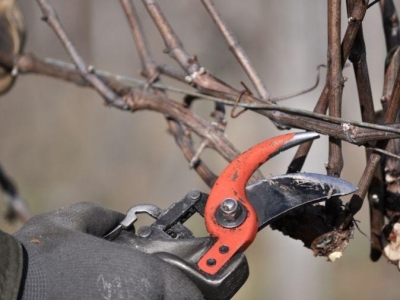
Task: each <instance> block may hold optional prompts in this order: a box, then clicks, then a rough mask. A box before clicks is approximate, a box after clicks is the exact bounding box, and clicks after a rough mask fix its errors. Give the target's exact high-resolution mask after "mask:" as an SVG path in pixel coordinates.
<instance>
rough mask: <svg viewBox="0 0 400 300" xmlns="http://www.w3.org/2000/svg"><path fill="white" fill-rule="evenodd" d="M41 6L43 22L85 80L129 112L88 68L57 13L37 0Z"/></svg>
mask: <svg viewBox="0 0 400 300" xmlns="http://www.w3.org/2000/svg"><path fill="white" fill-rule="evenodd" d="M36 1H37V3H38V4H39V6H40V9H41V11H42V13H43V18H42V19H43V20H44V21H46V22H47V23H48V24H49V26H50V27H51V28H52V29H53V30H54V32H55V33H56V35H57V36H58V38H59V39H60V41H61V42H62V44H63V45H64V48H65V49H66V50H67V52H68V54H69V56H70V57H71V59H72V61H73V62H74V64H75V65H76V67H77V69H78V70H79V72H80V74H81V76H82V77H83V78H85V80H87V81H88V82H90V84H91V85H92V86H93V88H94V89H95V90H96V91H97V92H98V93H99V94H100V95H101V96H102V97H103V98H104V99H105V101H106V102H107V103H108V104H110V105H113V106H115V107H118V108H120V109H123V110H128V109H129V106H128V105H127V103H126V102H125V101H124V100H123V99H122V98H120V97H119V96H118V95H117V94H116V93H114V92H113V91H112V90H111V89H110V88H108V87H107V86H106V85H105V84H104V83H103V82H102V81H101V80H100V79H99V77H98V76H97V75H95V74H94V72H93V71H94V68H93V67H92V66H87V65H86V64H85V62H84V60H83V58H82V57H81V56H80V54H79V53H78V51H77V49H76V48H75V46H74V45H73V43H72V42H71V39H70V38H69V36H68V34H67V33H66V31H65V30H64V28H63V26H62V25H61V23H60V20H59V19H58V16H57V13H56V11H55V10H54V9H53V8H52V7H51V6H50V5H49V4H48V3H47V1H46V0H36Z"/></svg>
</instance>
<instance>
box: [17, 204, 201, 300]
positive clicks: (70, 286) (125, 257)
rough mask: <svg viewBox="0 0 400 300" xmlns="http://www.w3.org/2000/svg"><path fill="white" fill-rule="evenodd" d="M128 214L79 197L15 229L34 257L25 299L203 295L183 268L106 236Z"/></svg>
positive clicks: (28, 276) (27, 266)
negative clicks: (105, 237)
mask: <svg viewBox="0 0 400 300" xmlns="http://www.w3.org/2000/svg"><path fill="white" fill-rule="evenodd" d="M123 217H124V216H123V215H122V214H120V213H117V212H114V211H110V210H107V209H105V208H103V207H101V206H98V205H95V204H91V203H79V204H74V205H72V206H70V207H67V208H63V209H59V210H57V211H55V212H52V213H46V214H42V215H37V216H35V217H33V218H31V219H30V220H29V221H28V222H27V223H26V224H25V225H24V226H23V227H22V228H21V229H20V230H19V231H17V232H16V233H15V237H16V238H17V239H18V240H19V241H20V242H21V243H22V244H23V246H24V248H25V249H26V253H27V257H28V260H27V264H26V268H27V269H26V270H27V272H26V275H25V276H26V277H25V280H24V281H25V284H24V286H23V288H24V290H23V293H22V299H32V300H33V299H60V300H64V299H86V300H91V299H93V300H94V299H96V300H97V299H106V300H111V299H146V300H149V299H174V300H177V299H194V300H196V299H203V295H202V294H201V292H200V291H199V290H198V289H197V287H196V286H195V285H194V283H193V282H192V281H190V279H188V278H187V277H186V276H185V275H184V274H183V273H182V272H181V271H180V270H179V269H176V268H175V267H173V266H171V265H169V264H167V263H165V262H164V261H162V260H161V259H158V258H157V257H155V256H152V255H149V254H145V253H142V252H140V251H138V250H135V249H132V248H130V247H128V246H127V245H121V244H119V243H114V242H110V241H106V240H104V239H101V237H102V236H103V235H105V234H106V233H108V232H109V231H111V230H112V229H113V228H114V227H115V226H117V225H118V224H119V222H120V221H121V220H122V219H123Z"/></svg>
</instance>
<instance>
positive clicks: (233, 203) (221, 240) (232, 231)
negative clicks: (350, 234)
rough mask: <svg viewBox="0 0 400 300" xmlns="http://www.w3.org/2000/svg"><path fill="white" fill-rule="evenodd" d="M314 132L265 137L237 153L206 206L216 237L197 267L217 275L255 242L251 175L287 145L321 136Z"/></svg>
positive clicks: (255, 215) (256, 226) (206, 212)
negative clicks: (249, 188) (248, 191)
mask: <svg viewBox="0 0 400 300" xmlns="http://www.w3.org/2000/svg"><path fill="white" fill-rule="evenodd" d="M318 137H319V135H318V134H317V133H314V132H305V133H297V134H295V133H291V134H285V135H281V136H278V137H276V138H272V139H269V140H266V141H264V142H262V143H260V144H258V145H256V146H254V147H252V148H250V149H249V150H247V151H246V152H244V153H243V154H241V155H240V156H238V157H237V158H236V159H235V160H234V161H233V162H231V163H230V164H229V165H228V167H227V168H226V169H225V170H224V171H223V172H222V174H221V175H220V176H219V178H218V180H217V181H216V183H215V184H214V187H213V188H212V190H211V192H210V196H209V198H208V200H207V204H206V207H205V216H204V218H205V224H206V227H207V231H208V232H209V234H210V235H211V236H212V237H214V238H215V239H216V241H215V243H214V244H213V245H212V246H211V248H210V249H209V250H208V251H207V252H206V253H205V254H204V255H203V257H201V259H200V260H199V261H198V264H197V266H198V267H199V269H200V270H202V271H203V272H205V273H207V274H210V275H215V274H216V273H217V272H218V271H220V270H221V268H222V267H223V266H224V265H225V264H226V263H227V262H228V261H229V260H230V259H231V258H232V257H233V256H234V255H235V254H236V253H237V252H243V251H244V250H246V248H247V247H248V246H249V245H250V244H251V243H252V242H253V240H254V239H255V237H256V234H257V231H258V229H259V224H258V219H257V212H256V211H255V209H254V208H253V206H252V205H251V203H250V202H249V200H248V199H247V197H246V192H245V190H246V184H247V182H248V180H249V179H250V177H251V175H252V174H253V173H254V172H255V170H257V169H258V168H259V167H260V166H261V165H262V164H264V163H265V162H266V161H267V160H268V159H270V158H271V157H273V156H275V155H276V154H278V153H280V152H281V151H284V150H286V149H288V148H291V147H294V146H296V145H299V144H301V143H303V142H306V141H309V140H313V139H316V138H318Z"/></svg>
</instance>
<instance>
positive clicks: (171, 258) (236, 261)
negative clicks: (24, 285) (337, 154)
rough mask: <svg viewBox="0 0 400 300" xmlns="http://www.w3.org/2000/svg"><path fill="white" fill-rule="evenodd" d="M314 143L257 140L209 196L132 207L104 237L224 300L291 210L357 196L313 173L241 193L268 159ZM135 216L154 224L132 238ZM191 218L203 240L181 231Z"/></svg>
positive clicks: (305, 137)
mask: <svg viewBox="0 0 400 300" xmlns="http://www.w3.org/2000/svg"><path fill="white" fill-rule="evenodd" d="M318 137H319V135H318V134H316V133H314V132H305V133H290V134H285V135H281V136H278V137H275V138H272V139H269V140H266V141H263V142H261V143H260V144H258V145H256V146H254V147H252V148H250V149H249V150H247V151H246V152H244V153H242V154H241V155H239V156H238V157H237V158H236V159H235V160H233V161H232V162H231V163H230V164H229V165H228V166H227V167H226V169H225V170H224V171H223V172H222V173H221V175H220V176H219V177H218V179H217V181H216V182H215V184H214V186H213V188H212V189H211V192H210V194H209V195H207V194H205V193H202V192H200V191H198V190H191V191H189V193H188V194H187V195H186V196H185V197H184V198H183V199H182V200H181V201H179V202H176V203H174V204H172V205H171V206H170V207H169V208H167V209H165V210H162V209H160V208H159V207H157V206H155V205H152V204H144V205H135V206H133V207H132V208H130V209H129V210H128V212H127V215H126V217H125V219H124V220H123V221H122V222H121V223H120V225H118V226H117V227H116V228H115V229H114V230H113V231H111V232H110V233H108V234H107V235H106V236H105V237H104V238H106V239H109V240H113V239H115V238H116V237H118V239H122V240H125V241H127V242H128V243H129V244H131V245H132V246H133V247H135V248H136V249H139V250H141V251H143V252H146V253H151V254H154V255H157V256H158V257H160V258H161V259H163V260H164V261H166V262H168V263H170V264H172V265H174V266H176V267H178V268H179V269H181V270H182V271H183V272H185V273H186V274H187V275H188V276H189V277H190V278H191V279H192V281H194V282H195V283H196V284H197V286H198V287H199V288H200V290H201V291H202V292H203V294H204V296H205V298H206V299H230V298H231V297H232V296H233V295H234V294H235V293H236V292H237V291H238V290H239V289H240V287H241V286H242V285H243V284H244V282H245V281H246V280H247V278H248V275H249V268H248V264H247V260H246V257H245V256H244V254H243V252H244V251H245V250H246V249H247V248H248V247H249V246H250V245H251V243H252V242H253V241H254V239H255V237H256V235H257V232H258V231H260V230H261V229H263V228H264V227H266V226H267V225H269V224H270V223H271V222H273V221H274V220H276V219H278V218H280V217H282V216H284V215H285V214H287V213H289V212H290V211H292V210H294V209H296V208H299V207H302V206H304V205H307V204H312V203H317V202H321V201H324V200H327V199H329V198H330V197H336V196H342V195H347V194H350V193H353V192H355V191H356V190H357V188H356V187H355V186H354V185H352V184H351V183H349V182H347V181H344V180H342V179H339V178H334V177H330V176H326V175H321V174H314V173H297V174H286V175H280V176H275V177H271V178H269V179H266V180H262V181H259V182H257V183H254V184H251V185H249V186H247V187H246V185H247V182H248V181H249V179H250V177H251V175H252V174H253V173H254V172H255V170H257V169H258V168H259V167H260V166H261V165H262V164H263V163H265V162H266V161H267V160H268V159H270V158H272V157H273V156H275V155H277V154H279V153H280V152H282V151H285V150H286V149H289V148H291V147H294V146H296V145H299V144H301V143H304V142H306V141H309V140H313V139H316V138H318ZM140 213H146V214H148V215H150V216H152V217H153V218H154V219H155V221H154V223H153V224H151V225H150V226H142V227H140V228H139V229H138V231H137V232H135V229H134V226H133V225H134V223H135V222H136V220H137V215H138V214H140ZM195 213H199V214H200V215H201V216H203V217H204V220H205V226H206V228H207V231H208V234H209V236H207V237H200V238H196V237H194V236H193V234H192V232H191V231H190V230H189V229H188V228H187V227H185V226H184V225H183V224H184V222H185V221H186V220H187V219H189V218H190V217H191V216H193V215H194V214H195Z"/></svg>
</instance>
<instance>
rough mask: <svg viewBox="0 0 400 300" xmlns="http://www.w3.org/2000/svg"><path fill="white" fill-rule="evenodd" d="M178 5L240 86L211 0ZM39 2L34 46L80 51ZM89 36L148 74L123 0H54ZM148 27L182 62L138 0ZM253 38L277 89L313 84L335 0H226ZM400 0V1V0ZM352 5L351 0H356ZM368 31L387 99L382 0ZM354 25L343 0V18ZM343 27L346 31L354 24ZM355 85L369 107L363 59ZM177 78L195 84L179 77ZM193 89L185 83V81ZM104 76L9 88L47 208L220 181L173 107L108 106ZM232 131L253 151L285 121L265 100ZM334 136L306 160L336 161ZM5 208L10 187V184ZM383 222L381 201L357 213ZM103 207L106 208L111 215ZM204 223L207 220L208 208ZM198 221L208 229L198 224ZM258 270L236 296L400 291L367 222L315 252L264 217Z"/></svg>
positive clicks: (353, 168)
mask: <svg viewBox="0 0 400 300" xmlns="http://www.w3.org/2000/svg"><path fill="white" fill-rule="evenodd" d="M159 2H160V5H161V7H162V8H163V10H164V12H165V14H166V16H167V18H168V19H169V21H170V22H171V24H172V26H173V28H174V29H175V30H176V32H177V34H178V36H179V37H180V38H181V40H182V42H183V44H184V46H185V48H186V49H187V50H188V52H189V53H191V54H197V56H198V58H199V61H200V64H201V65H203V66H204V67H206V68H207V69H208V70H210V71H212V72H213V73H214V74H216V75H217V76H218V77H220V78H221V79H223V80H225V81H226V82H228V83H229V84H231V85H233V86H234V87H237V88H240V86H239V82H240V81H244V82H246V83H247V84H248V86H251V84H250V83H249V81H248V79H247V78H246V76H245V74H244V72H243V71H242V69H241V68H240V66H239V65H238V63H237V62H236V61H235V59H234V57H233V55H232V54H231V53H230V52H229V50H228V47H227V46H226V44H225V42H224V40H223V39H222V37H221V35H220V34H219V32H218V30H217V29H216V27H215V26H214V24H213V23H212V21H211V19H210V17H209V16H208V15H207V13H206V11H205V9H204V8H203V7H202V5H201V3H200V1H184V0H173V1H159ZM19 3H20V6H21V9H22V11H23V13H24V16H25V22H26V27H27V31H28V39H27V43H26V47H25V51H26V52H32V53H34V54H36V55H37V56H39V57H41V58H45V57H52V58H57V59H62V60H66V61H69V58H68V55H67V54H66V52H65V51H64V49H63V48H62V46H61V45H60V42H59V41H58V40H57V38H56V36H55V34H54V33H53V32H52V30H51V29H50V28H49V27H48V26H47V25H46V24H45V23H44V22H41V20H40V17H41V13H40V11H39V9H38V6H37V4H36V2H35V1H22V0H21V1H19ZM50 3H51V4H52V5H53V6H54V8H55V9H56V10H57V11H58V14H59V16H60V19H61V21H62V23H63V24H64V26H65V28H66V30H67V31H68V33H69V34H70V36H71V38H72V40H73V42H74V43H75V45H76V46H77V49H78V50H79V51H80V53H81V54H82V55H83V56H84V58H85V59H86V62H87V63H88V64H92V65H94V66H95V67H96V68H97V69H103V70H107V71H109V72H113V73H117V74H121V75H125V76H132V77H137V78H138V77H139V70H140V64H139V60H138V58H137V53H136V50H135V47H134V44H133V41H132V38H131V35H130V30H129V27H128V26H127V22H126V20H125V15H124V13H123V11H122V8H121V7H120V4H119V1H107V0H69V1H62V0H51V1H50ZM134 3H135V4H136V7H137V9H138V11H139V13H140V16H141V17H142V23H143V25H144V28H145V30H146V33H147V39H148V41H149V44H150V46H151V49H152V53H153V55H154V57H155V58H156V60H157V61H158V62H167V63H170V64H175V63H174V62H173V61H172V60H171V59H170V58H169V57H168V56H167V55H165V54H163V53H162V50H163V49H164V44H163V41H162V40H161V38H160V36H159V34H158V32H157V30H156V28H155V26H154V25H153V24H152V22H151V20H150V18H149V17H148V15H147V13H146V11H145V10H144V8H143V6H142V4H141V1H139V0H134ZM215 3H216V5H217V6H218V8H219V9H220V12H221V14H222V16H223V17H224V18H225V19H226V20H227V21H228V23H229V24H230V25H231V28H232V30H233V31H234V33H235V34H236V35H237V36H238V38H239V40H240V42H241V44H242V46H243V47H244V48H245V50H246V51H247V53H248V55H249V56H250V58H251V59H252V61H253V63H254V64H255V65H256V67H257V70H258V72H259V73H260V74H261V76H262V78H263V79H264V81H265V83H266V85H267V88H268V90H269V92H270V93H271V94H272V96H280V95H284V94H288V93H291V92H294V91H298V90H302V89H305V88H307V87H310V86H312V85H313V84H314V82H315V72H316V71H315V70H316V67H317V65H319V64H321V63H326V52H327V49H326V44H327V36H326V24H327V17H326V12H327V7H326V1H314V2H313V3H306V2H304V1H290V0H269V1H264V0H249V1H239V0H230V1H226V0H225V1H222V0H219V1H217V0H215ZM395 4H396V5H397V8H398V9H399V7H400V1H399V0H397V1H395ZM343 6H345V4H344V2H343ZM363 24H364V36H365V39H366V45H367V56H368V63H369V70H370V78H371V83H372V91H373V95H374V99H375V108H376V109H380V102H379V98H380V95H381V92H382V84H383V70H384V60H385V55H386V49H385V42H384V37H383V29H382V26H381V17H380V10H379V6H378V5H376V6H373V7H372V8H371V9H369V10H368V13H367V16H366V18H365V21H364V23H363ZM346 26H347V16H346V12H345V7H343V21H342V32H344V30H345V28H346ZM342 35H343V34H342ZM325 75H326V71H325V70H322V73H321V81H322V83H320V85H319V86H318V88H317V89H315V90H314V91H312V92H310V93H308V94H306V95H303V96H301V97H297V98H294V99H291V100H287V101H285V102H282V103H281V104H282V105H287V106H291V107H298V108H303V109H308V110H312V109H313V107H314V105H315V103H316V101H317V99H318V97H319V94H320V92H321V90H322V87H323V84H324V81H325ZM344 75H345V76H346V77H348V80H347V82H346V83H345V89H344V95H343V118H345V119H349V120H360V113H359V105H358V102H357V90H356V86H355V81H354V75H353V71H352V68H347V69H345V71H344ZM163 81H164V82H166V83H168V84H170V85H174V86H181V85H180V84H178V83H175V82H173V81H171V80H167V79H163ZM171 97H172V98H174V99H176V100H179V99H180V97H181V96H179V95H173V94H171ZM102 103H103V101H102V99H101V97H100V96H99V95H98V94H96V93H95V92H94V91H92V90H90V89H84V88H80V87H77V86H74V85H72V84H69V83H66V82H62V81H58V80H55V79H51V78H47V77H41V76H37V75H25V76H21V77H20V78H18V80H17V82H16V85H15V86H14V88H13V89H12V90H11V92H9V93H8V94H6V95H5V96H3V97H2V98H1V99H0V120H1V121H0V122H1V123H0V143H1V146H0V162H1V163H2V165H3V167H4V169H5V170H6V171H7V172H8V173H9V175H10V176H11V177H13V178H14V180H15V181H16V182H17V184H18V186H19V188H20V192H21V195H22V197H23V198H24V199H26V200H27V202H28V203H29V205H30V206H31V208H32V210H33V212H34V213H35V214H36V213H42V212H48V211H51V210H54V209H56V208H59V207H62V206H67V205H69V204H72V203H76V202H81V201H91V202H96V203H99V204H101V205H104V206H106V207H108V208H110V209H113V210H118V211H121V212H126V210H127V209H128V208H129V207H131V206H132V205H135V204H140V203H154V204H157V205H159V206H160V207H162V208H166V207H168V206H169V205H170V204H171V203H173V202H176V201H178V200H180V199H181V198H182V197H183V196H184V195H185V194H186V193H187V191H188V190H190V189H192V188H197V189H200V190H202V191H204V192H208V191H209V189H208V187H207V186H206V185H205V184H204V183H203V182H202V181H201V179H200V178H199V177H198V176H197V175H196V173H195V172H194V171H192V170H190V169H189V166H188V163H187V162H186V160H185V159H184V157H183V155H182V154H181V152H180V150H179V148H178V147H177V146H176V145H175V142H174V140H173V137H172V136H171V135H170V134H168V132H167V126H166V123H165V121H164V118H163V116H162V115H159V114H156V113H153V112H146V111H141V112H137V113H135V114H131V113H126V112H121V111H118V110H115V109H111V108H106V107H105V106H103V104H102ZM193 109H194V111H195V112H196V113H197V114H199V115H201V116H203V117H205V118H208V119H209V118H210V117H209V115H210V113H211V111H212V110H213V104H212V103H210V102H204V103H196V104H195V105H194V108H193ZM228 115H229V114H227V118H228V127H227V130H226V134H227V136H228V138H229V139H230V140H231V141H232V142H233V143H234V144H235V145H236V147H237V148H239V149H240V150H241V151H244V150H246V149H247V148H249V147H251V146H252V145H254V144H256V143H258V142H260V141H262V140H265V139H267V138H271V137H273V136H276V135H279V134H282V133H283V132H279V131H278V130H277V129H276V128H275V127H274V126H273V125H272V123H271V122H270V121H269V120H268V119H266V118H264V117H262V116H260V115H258V114H256V113H252V112H246V113H245V114H243V115H241V116H240V117H239V118H237V119H235V120H232V119H230V118H229V117H228ZM327 149H328V148H327V138H326V137H322V138H321V139H319V140H318V141H316V142H315V143H314V146H313V149H312V151H311V153H310V156H309V158H308V160H307V162H306V165H305V167H304V169H303V170H304V171H309V172H318V173H325V167H324V164H325V163H326V162H327ZM293 154H294V150H291V151H287V152H285V153H282V154H281V155H279V156H277V157H275V158H274V159H273V160H271V161H270V162H268V163H267V164H266V165H264V166H263V167H262V168H261V170H262V171H263V173H264V174H265V175H266V176H269V175H278V174H282V173H285V172H286V169H287V166H288V164H289V162H290V160H291V158H292V156H293ZM202 158H203V159H204V160H205V161H206V162H207V163H208V165H209V166H210V167H211V168H212V169H213V170H214V172H216V173H217V174H218V173H219V172H221V171H222V170H223V168H224V167H225V166H226V165H227V163H226V161H224V160H223V159H222V158H220V157H219V156H218V155H217V154H216V153H213V152H212V151H211V150H207V151H206V152H205V153H204V154H203V156H202ZM344 159H345V167H344V170H343V173H342V177H343V178H344V179H346V180H348V181H350V182H351V183H353V184H355V185H356V184H357V182H358V180H359V178H360V176H361V172H362V170H363V168H364V166H365V154H364V149H363V148H361V147H360V148H359V147H356V146H352V145H349V144H344ZM0 201H1V202H0V212H4V211H5V203H6V202H5V199H4V197H3V196H2V195H0ZM357 218H358V220H360V221H361V223H360V228H361V230H363V231H364V232H365V233H367V235H369V217H368V207H367V206H365V207H363V209H362V211H361V212H360V213H359V214H358V215H357ZM100 221H101V220H100ZM21 225H22V224H20V223H14V224H9V223H6V222H5V221H4V220H1V221H0V228H1V229H2V230H5V231H7V232H14V231H15V230H17V229H18V228H19V227H20V226H21ZM192 226H194V227H201V226H203V224H202V221H201V219H200V218H199V219H197V222H192ZM195 230H199V229H197V228H195ZM246 253H247V258H248V260H249V263H250V278H249V279H248V281H247V283H246V284H245V285H244V286H243V288H242V289H241V290H240V291H239V293H238V294H237V295H236V296H235V298H234V299H291V298H294V297H295V298H296V299H299V300H301V299H309V300H313V299H355V298H356V299H378V298H379V299H398V298H399V296H398V291H399V289H398V282H399V274H398V270H397V269H396V268H395V267H394V266H392V265H389V264H388V263H386V261H385V259H381V260H380V261H379V262H377V263H372V262H371V261H370V260H369V240H368V239H367V238H366V237H364V236H363V235H362V234H361V233H360V232H359V231H356V232H355V236H354V239H353V240H352V241H351V243H350V245H349V247H348V249H347V251H346V252H345V253H344V256H343V257H342V258H341V259H340V260H338V261H336V262H335V263H328V262H326V261H325V259H324V258H314V257H313V255H312V253H311V251H310V250H308V249H306V248H304V247H303V245H302V244H301V243H300V242H297V241H294V240H291V239H289V238H287V237H284V236H283V235H282V234H281V233H279V232H275V231H272V230H270V229H269V228H267V229H265V230H263V231H262V232H261V233H260V234H259V235H258V237H257V239H256V242H255V243H254V244H253V245H252V246H251V247H250V249H249V250H248V251H247V252H246Z"/></svg>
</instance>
